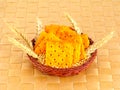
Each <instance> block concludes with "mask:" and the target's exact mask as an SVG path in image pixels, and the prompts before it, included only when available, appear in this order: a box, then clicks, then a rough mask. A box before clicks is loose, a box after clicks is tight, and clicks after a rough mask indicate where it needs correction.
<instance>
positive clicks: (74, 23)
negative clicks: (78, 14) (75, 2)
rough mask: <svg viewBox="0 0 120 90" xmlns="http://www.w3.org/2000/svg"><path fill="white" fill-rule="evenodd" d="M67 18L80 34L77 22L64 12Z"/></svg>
mask: <svg viewBox="0 0 120 90" xmlns="http://www.w3.org/2000/svg"><path fill="white" fill-rule="evenodd" d="M65 14H66V16H67V18H68V20H69V21H70V22H71V23H72V25H73V27H74V29H75V30H76V31H77V33H78V34H81V33H82V31H81V30H80V28H79V27H78V25H77V23H76V22H75V21H74V20H73V19H72V17H71V16H70V15H69V14H68V13H65Z"/></svg>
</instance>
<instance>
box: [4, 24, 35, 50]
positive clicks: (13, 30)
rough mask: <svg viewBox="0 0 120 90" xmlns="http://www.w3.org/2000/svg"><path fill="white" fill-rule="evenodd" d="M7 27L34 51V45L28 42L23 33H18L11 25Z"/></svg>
mask: <svg viewBox="0 0 120 90" xmlns="http://www.w3.org/2000/svg"><path fill="white" fill-rule="evenodd" d="M6 25H7V26H8V28H9V29H10V30H11V31H12V32H13V33H15V34H16V36H17V37H18V38H21V39H22V41H24V42H25V44H26V45H27V46H28V47H29V48H31V49H33V47H32V43H31V42H30V41H28V39H27V38H26V37H25V36H24V35H23V34H22V33H20V32H18V31H17V29H16V28H13V27H12V26H10V25H9V24H7V23H6Z"/></svg>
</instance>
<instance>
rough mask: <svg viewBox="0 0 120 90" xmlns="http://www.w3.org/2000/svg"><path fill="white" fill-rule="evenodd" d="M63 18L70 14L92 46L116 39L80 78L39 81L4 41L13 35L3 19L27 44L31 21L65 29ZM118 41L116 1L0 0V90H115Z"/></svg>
mask: <svg viewBox="0 0 120 90" xmlns="http://www.w3.org/2000/svg"><path fill="white" fill-rule="evenodd" d="M64 12H68V13H70V15H71V16H72V17H73V18H74V19H75V20H76V21H77V22H79V26H80V27H81V29H82V30H83V32H84V33H87V34H88V35H89V36H90V37H91V38H93V40H95V41H97V40H99V39H100V38H102V37H104V36H105V35H107V34H108V32H110V31H112V30H116V32H117V33H116V35H115V36H114V37H113V39H112V40H111V41H110V42H108V43H107V44H106V45H104V46H103V47H102V48H100V49H99V50H98V55H97V58H96V59H95V61H94V62H93V63H92V65H91V66H90V67H89V68H88V69H87V70H85V71H82V72H81V73H80V74H79V75H76V76H72V77H65V78H61V77H54V76H48V75H43V74H42V73H40V72H39V71H38V70H36V69H34V68H33V66H32V65H31V63H30V62H29V60H28V58H27V56H26V54H25V53H24V52H22V51H21V50H20V49H18V48H16V47H15V46H13V45H11V44H10V43H9V42H8V41H7V38H6V35H10V36H14V35H13V34H12V33H11V32H10V30H9V29H8V28H7V26H6V25H5V24H4V23H3V19H4V20H5V21H6V22H8V23H9V24H12V25H13V26H15V27H17V28H18V30H19V31H20V32H22V33H24V34H25V35H26V36H27V37H28V38H29V40H31V39H32V38H33V37H34V36H35V29H36V17H39V18H41V20H42V21H43V25H45V24H50V23H57V24H65V25H70V23H69V21H68V20H67V19H66V18H65V17H64ZM119 36H120V0H0V90H120V37H119Z"/></svg>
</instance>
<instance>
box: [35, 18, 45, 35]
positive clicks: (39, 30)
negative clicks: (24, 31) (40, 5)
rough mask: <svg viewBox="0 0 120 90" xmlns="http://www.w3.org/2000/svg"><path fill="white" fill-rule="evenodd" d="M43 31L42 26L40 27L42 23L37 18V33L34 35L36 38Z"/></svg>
mask: <svg viewBox="0 0 120 90" xmlns="http://www.w3.org/2000/svg"><path fill="white" fill-rule="evenodd" d="M42 30H43V26H42V21H41V20H40V19H39V18H37V30H36V31H37V33H36V36H38V35H39V34H40V33H41V32H42Z"/></svg>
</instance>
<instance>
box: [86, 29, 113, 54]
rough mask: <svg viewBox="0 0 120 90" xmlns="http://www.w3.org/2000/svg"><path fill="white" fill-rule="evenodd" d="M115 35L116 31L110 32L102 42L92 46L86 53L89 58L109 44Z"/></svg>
mask: <svg viewBox="0 0 120 90" xmlns="http://www.w3.org/2000/svg"><path fill="white" fill-rule="evenodd" d="M113 35H114V31H112V32H110V34H108V35H107V36H105V37H104V38H102V39H101V40H99V41H97V42H96V43H94V44H93V45H91V46H90V47H89V48H88V49H87V50H86V53H87V55H88V56H89V55H90V54H91V53H93V52H94V51H95V50H96V49H98V48H100V47H101V46H103V44H105V43H107V42H108V41H109V40H110V39H111V38H112V37H113Z"/></svg>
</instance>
